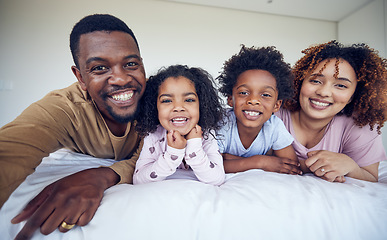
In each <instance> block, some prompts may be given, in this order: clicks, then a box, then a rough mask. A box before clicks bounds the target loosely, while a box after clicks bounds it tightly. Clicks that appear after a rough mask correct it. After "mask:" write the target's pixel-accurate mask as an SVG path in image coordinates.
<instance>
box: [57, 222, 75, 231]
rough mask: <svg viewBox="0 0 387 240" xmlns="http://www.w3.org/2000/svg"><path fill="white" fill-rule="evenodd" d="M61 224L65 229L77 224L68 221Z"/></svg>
mask: <svg viewBox="0 0 387 240" xmlns="http://www.w3.org/2000/svg"><path fill="white" fill-rule="evenodd" d="M60 226H61V227H62V228H64V229H67V230H70V229H72V228H73V227H74V226H75V224H68V223H67V222H65V221H63V222H62V224H61V225H60Z"/></svg>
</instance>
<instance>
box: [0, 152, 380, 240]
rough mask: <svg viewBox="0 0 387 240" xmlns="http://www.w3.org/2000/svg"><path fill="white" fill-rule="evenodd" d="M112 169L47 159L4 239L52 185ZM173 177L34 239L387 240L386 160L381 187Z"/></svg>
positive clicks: (109, 196) (119, 193)
mask: <svg viewBox="0 0 387 240" xmlns="http://www.w3.org/2000/svg"><path fill="white" fill-rule="evenodd" d="M112 163H113V161H112V160H106V159H96V158H93V157H90V156H86V155H82V154H76V153H71V152H69V151H67V150H60V151H58V152H55V153H53V154H51V155H50V156H49V157H47V158H45V159H43V162H42V164H41V165H40V166H39V167H38V168H37V169H36V172H35V173H34V174H32V175H30V176H29V177H28V178H27V180H26V181H25V182H24V183H23V184H22V185H20V186H19V188H18V189H17V190H16V191H15V192H14V193H13V194H12V195H11V197H10V198H9V200H8V201H7V202H6V203H5V204H4V206H3V207H2V209H1V211H0V239H13V238H14V236H15V235H16V234H17V232H18V231H19V230H20V229H21V228H22V226H23V224H24V223H21V224H16V225H13V224H11V223H10V220H11V219H12V218H13V217H14V216H15V215H17V214H18V213H19V212H20V211H21V209H22V208H23V207H24V206H25V204H26V203H27V202H28V201H29V200H30V199H32V198H33V197H34V196H35V195H36V194H38V193H39V192H40V191H41V190H42V189H43V188H44V187H45V186H46V185H48V184H49V183H51V182H53V181H55V180H57V179H59V178H62V177H64V176H66V175H69V174H71V173H74V172H78V171H80V170H83V169H86V168H90V167H98V166H100V165H110V164H112ZM173 177H174V178H176V177H182V178H184V179H169V180H166V181H162V182H157V183H149V184H143V185H135V186H133V185H129V184H121V185H117V186H114V187H111V188H109V189H108V190H106V192H105V196H104V198H103V200H102V202H101V205H100V207H99V209H98V211H97V213H96V215H95V216H94V218H93V220H92V221H91V222H90V223H89V224H88V225H87V226H85V227H79V226H76V227H74V228H73V229H72V230H71V231H69V232H67V233H65V234H63V233H61V232H59V231H58V230H56V231H55V232H53V233H52V234H50V235H48V236H44V235H42V234H41V233H40V232H39V231H36V232H35V234H34V236H33V239H35V240H36V239H71V240H77V239H88V240H89V239H90V240H98V239H101V240H102V239H103V240H105V239H108V240H113V239H135V240H141V239H147V240H148V239H149V240H151V239H154V240H156V239H158V240H159V239H168V240H172V239H179V240H181V239H203V240H207V239H208V240H210V239H211V240H217V239H221V240H224V239H237V240H239V239H367V240H370V239H387V162H382V163H381V164H380V168H379V183H371V182H365V181H360V180H355V179H351V178H346V182H345V183H330V182H327V181H324V180H321V179H319V178H317V177H315V176H313V175H311V174H307V175H304V176H293V175H285V174H278V173H271V172H265V171H262V170H250V171H246V172H243V173H237V174H227V177H226V182H225V183H224V184H223V185H221V186H220V187H216V186H212V185H206V184H203V183H200V182H198V181H195V180H194V178H193V177H192V175H191V173H190V172H187V171H185V172H184V171H179V172H177V173H176V174H175V176H173Z"/></svg>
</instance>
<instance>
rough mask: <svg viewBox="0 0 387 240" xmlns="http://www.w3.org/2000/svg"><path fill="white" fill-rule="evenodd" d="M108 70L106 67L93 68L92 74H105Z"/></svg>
mask: <svg viewBox="0 0 387 240" xmlns="http://www.w3.org/2000/svg"><path fill="white" fill-rule="evenodd" d="M107 69H108V68H107V67H105V66H95V67H92V68H91V71H92V72H103V71H106V70H107Z"/></svg>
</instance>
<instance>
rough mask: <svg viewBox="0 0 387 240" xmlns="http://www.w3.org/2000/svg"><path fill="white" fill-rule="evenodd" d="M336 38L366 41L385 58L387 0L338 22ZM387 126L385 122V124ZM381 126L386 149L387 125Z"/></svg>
mask: <svg viewBox="0 0 387 240" xmlns="http://www.w3.org/2000/svg"><path fill="white" fill-rule="evenodd" d="M338 40H339V41H340V42H343V43H360V42H364V43H367V44H368V45H369V46H370V47H372V48H374V49H375V50H378V51H379V54H380V55H381V56H382V57H384V58H387V0H375V1H373V2H371V3H369V4H368V5H366V6H365V7H363V8H362V9H360V10H358V11H357V12H355V13H353V14H351V15H350V16H348V17H346V18H345V19H343V20H342V21H340V22H339V23H338ZM385 125H386V126H387V123H386V124H385ZM386 126H385V127H383V129H382V136H383V144H384V148H385V149H387V127H386Z"/></svg>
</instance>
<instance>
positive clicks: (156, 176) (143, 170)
mask: <svg viewBox="0 0 387 240" xmlns="http://www.w3.org/2000/svg"><path fill="white" fill-rule="evenodd" d="M164 141H166V140H165V138H162V139H161V140H159V139H158V138H157V139H155V138H152V137H151V135H149V136H147V137H145V139H144V146H143V148H142V151H141V153H140V157H139V158H138V160H137V163H136V169H135V171H134V175H133V184H141V183H147V182H155V181H162V180H164V179H165V178H166V177H168V176H170V175H172V174H173V173H175V172H176V168H177V167H178V166H179V165H180V164H181V162H182V160H183V157H184V153H185V149H184V148H183V149H177V148H173V147H170V146H167V151H166V152H165V153H164V154H163V152H162V149H163V146H164V144H165V142H164Z"/></svg>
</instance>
